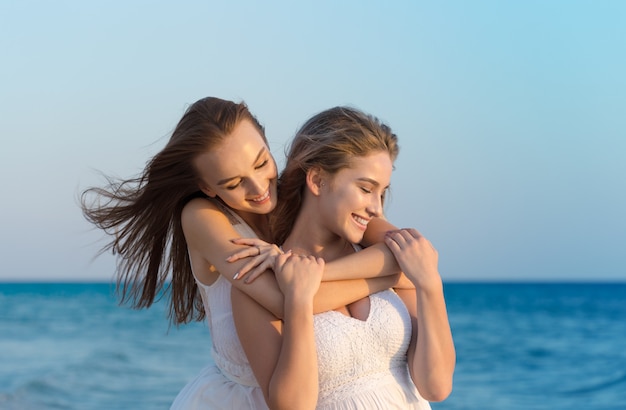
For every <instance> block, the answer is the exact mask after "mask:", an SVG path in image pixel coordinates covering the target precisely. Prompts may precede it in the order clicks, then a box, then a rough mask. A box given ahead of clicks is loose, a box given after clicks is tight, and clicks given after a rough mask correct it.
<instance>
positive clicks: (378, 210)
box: [367, 195, 383, 217]
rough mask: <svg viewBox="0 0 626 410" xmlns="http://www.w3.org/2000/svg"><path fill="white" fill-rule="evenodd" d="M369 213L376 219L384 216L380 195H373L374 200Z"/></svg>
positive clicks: (369, 206) (371, 202)
mask: <svg viewBox="0 0 626 410" xmlns="http://www.w3.org/2000/svg"><path fill="white" fill-rule="evenodd" d="M367 212H368V213H369V214H370V215H371V216H376V217H379V216H381V215H382V214H383V199H382V198H381V197H380V196H379V195H372V200H371V201H370V203H369V204H368V207H367Z"/></svg>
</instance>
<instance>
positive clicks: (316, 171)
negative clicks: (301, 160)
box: [306, 167, 325, 196]
mask: <svg viewBox="0 0 626 410" xmlns="http://www.w3.org/2000/svg"><path fill="white" fill-rule="evenodd" d="M324 177H325V173H324V171H322V169H321V168H319V167H313V168H311V169H309V170H308V171H307V173H306V185H307V188H309V191H311V193H312V194H313V195H315V196H319V195H320V193H321V191H322V187H323V186H324Z"/></svg>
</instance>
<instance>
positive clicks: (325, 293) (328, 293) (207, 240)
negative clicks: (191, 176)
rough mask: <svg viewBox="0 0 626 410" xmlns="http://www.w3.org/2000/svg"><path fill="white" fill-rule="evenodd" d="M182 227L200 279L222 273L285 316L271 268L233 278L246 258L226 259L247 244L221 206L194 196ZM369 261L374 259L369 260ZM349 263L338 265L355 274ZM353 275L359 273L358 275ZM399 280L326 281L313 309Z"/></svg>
mask: <svg viewBox="0 0 626 410" xmlns="http://www.w3.org/2000/svg"><path fill="white" fill-rule="evenodd" d="M182 226H183V231H184V233H185V239H186V241H187V247H188V249H189V254H190V256H191V258H192V261H196V263H195V264H194V272H195V274H196V275H197V276H198V279H199V280H200V281H201V282H203V283H205V284H208V285H210V284H212V283H213V282H215V280H217V278H218V275H220V274H221V275H223V276H224V277H225V278H226V279H227V280H228V281H230V282H231V283H232V285H233V286H234V287H235V288H237V289H240V290H241V291H242V292H244V293H245V294H247V295H248V296H250V297H251V298H252V299H254V300H255V301H256V302H257V303H259V304H260V305H261V306H263V307H265V308H266V309H267V310H269V311H270V312H271V313H272V314H274V315H275V316H276V317H279V318H282V317H283V316H284V297H283V294H282V292H281V291H280V289H279V288H278V284H277V283H276V278H275V277H274V275H273V273H272V272H271V271H269V273H270V274H267V275H265V274H263V275H260V276H259V277H258V278H257V279H256V280H255V281H254V282H252V283H247V284H246V283H244V282H243V281H241V280H235V279H233V276H234V275H235V274H236V273H237V272H239V271H240V270H241V268H242V266H244V264H245V263H246V261H245V260H244V259H242V260H236V261H234V262H229V261H227V258H228V257H229V256H230V255H232V254H234V253H236V252H237V251H240V250H242V249H245V248H247V247H244V246H242V245H238V244H236V243H233V241H232V239H235V238H240V235H239V233H238V232H237V231H236V230H235V229H234V228H233V226H232V224H231V222H230V221H229V219H228V217H227V216H226V215H225V214H224V213H223V212H222V210H221V209H219V208H218V207H217V206H216V205H215V204H213V203H212V202H211V201H209V200H206V199H201V198H198V199H194V200H192V201H190V202H189V203H188V204H187V205H186V206H185V208H184V209H183V212H182ZM383 246H384V245H383ZM359 253H362V252H359ZM351 257H352V256H351ZM197 261H201V262H200V263H199V262H197ZM192 263H193V262H192ZM367 263H373V262H372V261H370V260H368V261H367ZM394 263H395V259H394ZM198 265H201V266H198ZM350 265H351V266H352V267H344V268H341V267H339V269H347V270H350V269H354V270H355V273H356V270H357V268H358V266H356V264H355V263H350ZM213 267H214V268H213ZM372 276H373V275H372ZM354 277H358V276H357V275H356V274H355V275H354ZM396 281H397V276H389V277H384V278H376V279H367V280H365V279H355V280H352V281H336V282H327V283H324V284H323V285H322V286H320V290H319V292H318V294H317V296H316V298H315V301H314V312H315V313H319V312H324V311H327V310H332V309H335V308H337V307H340V306H345V305H347V304H349V303H352V302H354V301H356V300H359V299H361V298H363V297H365V296H367V295H369V294H371V293H375V292H378V291H381V290H384V289H387V288H389V287H392V286H394V284H395V282H396Z"/></svg>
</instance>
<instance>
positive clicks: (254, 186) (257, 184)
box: [248, 177, 267, 195]
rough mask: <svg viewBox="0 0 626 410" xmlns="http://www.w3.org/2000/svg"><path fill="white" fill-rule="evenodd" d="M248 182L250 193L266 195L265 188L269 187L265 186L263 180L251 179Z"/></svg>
mask: <svg viewBox="0 0 626 410" xmlns="http://www.w3.org/2000/svg"><path fill="white" fill-rule="evenodd" d="M248 182H249V187H250V191H251V193H252V194H253V195H261V194H263V193H265V188H267V187H266V186H265V183H264V180H263V178H259V177H257V178H250V179H249V180H248Z"/></svg>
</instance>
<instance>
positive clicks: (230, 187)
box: [226, 180, 241, 191]
mask: <svg viewBox="0 0 626 410" xmlns="http://www.w3.org/2000/svg"><path fill="white" fill-rule="evenodd" d="M239 185H241V180H240V181H239V182H237V183H236V184H235V185H229V186H227V187H226V189H228V190H229V191H232V190H233V189H236V188H237V187H238V186H239Z"/></svg>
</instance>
